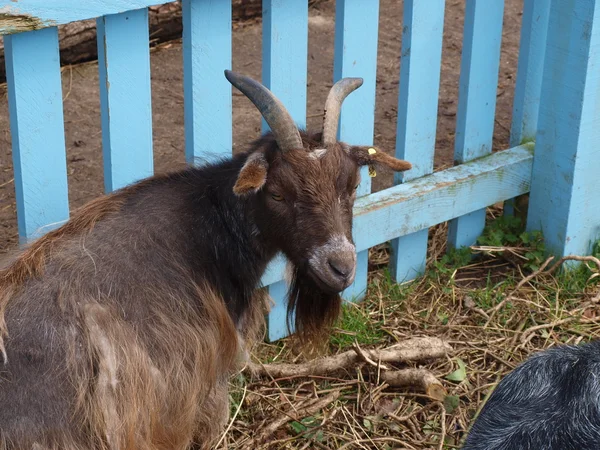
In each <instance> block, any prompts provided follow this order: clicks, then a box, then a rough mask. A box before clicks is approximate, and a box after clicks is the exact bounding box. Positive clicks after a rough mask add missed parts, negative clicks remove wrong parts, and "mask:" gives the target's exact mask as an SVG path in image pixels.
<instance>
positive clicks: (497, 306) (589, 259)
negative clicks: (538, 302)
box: [484, 255, 600, 328]
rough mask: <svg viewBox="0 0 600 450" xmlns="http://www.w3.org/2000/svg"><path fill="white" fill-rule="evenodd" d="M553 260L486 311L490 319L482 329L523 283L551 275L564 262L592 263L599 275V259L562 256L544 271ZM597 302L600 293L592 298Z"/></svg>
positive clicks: (551, 258)
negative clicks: (539, 276) (541, 275)
mask: <svg viewBox="0 0 600 450" xmlns="http://www.w3.org/2000/svg"><path fill="white" fill-rule="evenodd" d="M553 259H554V257H553V256H550V257H549V258H548V259H546V261H544V263H543V264H542V265H541V266H540V268H539V269H538V270H536V271H535V272H532V273H530V274H529V275H528V276H526V277H525V278H523V279H522V280H521V281H519V283H518V284H517V286H516V287H515V288H514V289H513V290H512V292H511V293H510V294H509V295H507V296H506V298H505V299H504V300H502V301H501V302H500V303H498V304H497V305H496V306H494V307H493V308H490V309H489V310H488V313H489V316H490V317H489V319H488V320H487V322H486V323H485V325H484V328H485V327H487V326H488V325H489V324H490V322H491V320H492V319H493V318H494V316H495V315H496V313H497V312H498V311H500V309H501V308H502V307H504V305H505V304H506V303H507V302H509V301H510V300H513V299H514V295H515V293H516V292H517V291H518V290H519V289H521V288H522V287H523V285H525V283H528V282H530V281H531V280H533V279H534V278H535V277H537V276H538V275H540V274H544V275H551V274H552V273H553V272H555V271H556V269H558V268H559V267H560V266H561V265H562V264H563V263H564V262H565V261H580V262H593V263H594V264H595V265H596V267H597V269H598V273H600V259H598V258H596V257H595V256H577V255H567V256H563V257H562V258H560V259H559V260H558V261H556V262H555V263H554V264H553V265H552V267H550V268H549V269H548V270H545V269H546V267H548V265H549V264H550V263H551V262H552V260H553ZM599 302H600V291H599V292H598V293H597V294H596V295H595V296H594V297H593V298H592V303H599Z"/></svg>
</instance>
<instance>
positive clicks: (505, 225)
mask: <svg viewBox="0 0 600 450" xmlns="http://www.w3.org/2000/svg"><path fill="white" fill-rule="evenodd" d="M477 242H478V243H479V244H480V245H485V246H490V247H511V248H513V249H520V250H521V251H520V253H522V256H523V257H524V258H525V260H524V261H522V262H521V264H522V265H523V267H524V268H526V269H528V270H532V271H533V270H537V269H538V268H539V267H540V265H541V264H542V262H543V261H544V258H545V255H546V247H545V244H544V236H543V235H542V232H541V231H525V228H524V226H523V223H522V222H521V219H520V218H519V217H515V216H499V217H497V218H496V219H494V220H492V221H491V222H489V223H488V224H487V225H486V227H485V229H484V230H483V233H482V235H481V236H480V237H479V238H478V239H477Z"/></svg>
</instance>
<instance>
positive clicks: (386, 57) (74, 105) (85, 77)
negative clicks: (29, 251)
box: [0, 0, 523, 252]
mask: <svg viewBox="0 0 600 450" xmlns="http://www.w3.org/2000/svg"><path fill="white" fill-rule="evenodd" d="M522 4H523V1H522V0H506V6H505V15H504V31H503V42H502V56H501V61H500V71H499V83H498V94H497V95H498V98H497V113H496V121H495V122H496V123H495V132H494V149H496V150H500V149H504V148H506V147H507V146H508V135H509V129H510V117H511V111H512V98H513V91H514V82H515V75H516V68H517V58H518V43H519V37H520V24H521V11H522ZM334 18H335V2H333V1H323V2H321V3H317V4H316V5H315V6H314V7H312V8H311V9H310V17H309V50H308V58H309V59H308V67H309V77H308V128H309V129H319V127H320V126H321V120H322V118H321V113H322V108H323V105H324V101H325V96H326V95H327V92H328V90H329V87H330V86H331V81H332V78H333V41H334ZM463 22H464V1H463V0H448V1H447V2H446V16H445V32H444V44H443V56H442V76H441V86H440V101H439V111H438V113H439V114H438V128H437V143H436V155H435V167H436V169H439V168H442V167H448V166H451V165H452V162H453V152H454V132H455V119H456V105H457V97H458V81H459V74H460V57H461V48H462V35H463ZM261 28H262V25H261V22H260V21H259V20H252V21H249V22H244V23H241V24H237V25H236V27H235V30H234V33H233V55H234V57H233V69H234V70H239V71H242V72H244V73H246V74H249V75H250V76H253V77H256V78H258V79H260V71H261V36H262V29H261ZM401 37H402V2H400V1H398V0H381V4H380V31H379V38H380V39H379V55H378V75H377V102H376V121H375V123H376V125H375V144H376V145H378V146H380V147H381V148H383V149H386V150H387V151H390V152H393V150H394V148H395V136H396V117H397V102H398V81H399V72H400V58H399V56H400V48H401ZM151 65H152V104H153V120H154V160H155V169H156V171H157V172H163V171H166V170H172V169H174V168H177V167H180V166H181V165H182V164H183V163H184V133H183V83H182V81H183V71H182V49H181V43H180V42H179V41H173V42H170V43H167V44H165V45H161V46H159V47H157V48H155V49H153V51H152V53H151ZM62 76H63V97H64V115H65V135H66V145H67V160H68V176H69V200H70V205H71V208H77V207H79V206H81V205H83V204H84V203H85V202H87V201H89V200H91V199H92V198H94V197H96V196H98V195H101V194H102V193H103V189H104V188H103V179H102V147H101V132H100V101H99V88H98V68H97V65H96V63H86V64H82V65H77V66H68V67H64V68H63V72H62ZM233 107H234V116H233V117H234V151H237V150H239V149H242V148H244V146H246V145H247V144H248V143H249V142H250V141H252V140H253V139H255V138H256V137H258V136H259V134H260V116H259V114H258V113H257V112H256V110H255V109H254V108H253V106H252V105H251V103H250V102H249V101H247V100H246V99H245V98H243V97H241V96H240V95H237V93H235V94H234V98H233ZM42 150H43V149H40V151H42ZM12 179H13V171H12V151H11V141H10V130H9V124H8V106H7V100H6V86H5V85H0V252H4V251H6V250H8V249H10V248H12V247H14V246H15V245H16V243H17V240H18V239H17V228H16V207H15V195H14V183H13V180H12ZM390 185H391V175H389V174H384V173H382V174H381V175H378V176H377V178H375V179H374V184H373V189H374V190H380V189H383V188H385V187H388V186H390Z"/></svg>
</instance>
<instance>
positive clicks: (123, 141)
mask: <svg viewBox="0 0 600 450" xmlns="http://www.w3.org/2000/svg"><path fill="white" fill-rule="evenodd" d="M97 28H98V69H99V80H100V106H101V114H102V146H103V157H104V186H105V190H106V191H107V192H111V191H113V190H115V189H119V188H121V187H124V186H126V185H128V184H131V183H133V182H135V181H137V180H139V179H141V178H145V177H148V176H150V175H152V173H153V167H154V163H153V155H152V107H151V97H150V95H151V94H150V48H149V46H150V44H149V36H148V33H149V31H148V10H147V9H139V10H136V11H128V12H125V13H121V14H116V15H110V16H103V17H101V18H99V19H98V20H97Z"/></svg>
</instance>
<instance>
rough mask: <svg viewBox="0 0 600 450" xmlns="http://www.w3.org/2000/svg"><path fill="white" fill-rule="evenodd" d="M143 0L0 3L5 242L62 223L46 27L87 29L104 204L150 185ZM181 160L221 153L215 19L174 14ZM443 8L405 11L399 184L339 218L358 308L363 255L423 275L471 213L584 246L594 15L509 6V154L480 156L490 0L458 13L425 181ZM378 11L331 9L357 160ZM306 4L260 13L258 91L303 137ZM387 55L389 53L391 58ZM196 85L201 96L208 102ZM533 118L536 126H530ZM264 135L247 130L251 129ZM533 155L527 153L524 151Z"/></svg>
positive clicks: (224, 131)
mask: <svg viewBox="0 0 600 450" xmlns="http://www.w3.org/2000/svg"><path fill="white" fill-rule="evenodd" d="M155 3H160V2H159V1H152V0H87V1H85V2H82V1H80V0H54V1H49V0H19V1H14V0H0V35H5V47H6V65H7V80H8V93H9V112H10V126H11V133H12V143H13V144H12V145H13V155H14V170H15V189H16V196H17V213H18V225H19V235H20V237H21V240H22V241H26V240H28V239H31V238H32V237H35V236H38V235H40V234H41V233H43V232H44V231H47V230H49V229H51V228H53V227H56V226H58V225H60V224H61V223H63V222H64V221H65V220H66V219H67V218H68V217H69V209H68V198H67V174H66V159H65V142H64V124H63V113H62V108H63V106H62V101H61V98H62V92H61V80H60V67H59V53H58V33H57V28H56V26H57V25H60V24H64V23H68V22H72V21H76V20H82V19H89V18H97V25H98V54H99V72H100V82H101V83H100V84H101V92H100V95H101V109H102V131H103V136H102V137H103V153H104V177H105V185H106V190H107V191H111V190H113V189H116V188H119V187H121V186H124V185H127V184H129V183H131V182H133V181H135V180H138V179H140V178H143V177H146V176H148V175H150V174H151V173H152V171H153V167H152V159H153V158H152V123H151V100H150V98H151V97H150V64H149V42H148V11H147V7H148V6H151V5H153V4H155ZM182 5H183V29H184V32H183V49H184V52H183V55H184V58H183V66H184V91H185V103H184V105H185V140H186V150H185V151H186V157H187V160H188V161H190V162H191V161H193V160H194V158H195V157H197V156H201V155H203V154H206V152H211V153H215V152H217V153H230V152H231V147H232V113H231V108H232V106H231V104H232V103H231V95H232V91H231V86H230V85H229V83H228V82H227V81H226V80H225V78H224V76H223V70H224V69H227V68H231V63H232V61H231V60H232V50H231V46H232V39H231V28H232V27H231V4H230V2H229V1H228V0H212V1H211V0H183V3H182ZM444 6H445V2H444V0H404V18H403V23H402V24H398V26H399V27H400V26H402V27H403V38H402V60H401V70H400V88H399V89H400V92H399V98H398V124H397V140H396V155H398V156H399V157H402V158H404V159H407V160H409V161H412V162H413V164H414V166H415V168H414V169H413V170H412V171H410V172H408V173H406V174H404V175H403V176H398V177H397V178H396V179H395V180H394V186H393V187H390V188H388V189H386V190H383V191H380V192H377V193H374V194H371V186H370V178H369V177H368V176H366V177H363V180H364V181H363V182H362V184H361V186H360V190H359V195H360V198H359V199H358V200H357V202H356V207H355V226H354V235H355V240H356V245H357V250H358V251H359V258H358V264H359V266H358V271H357V277H356V282H355V283H354V285H353V286H351V287H350V288H348V290H347V291H345V292H344V297H345V298H346V299H348V300H355V299H360V298H361V297H362V296H363V295H364V293H365V289H366V283H367V255H368V249H369V247H372V246H374V245H377V244H380V243H382V242H386V241H391V242H392V248H393V256H392V261H391V268H392V273H393V275H394V276H395V277H396V279H397V280H398V281H404V280H408V279H411V278H414V277H416V276H418V275H419V274H422V273H423V271H424V268H425V259H426V250H427V229H428V228H429V227H431V226H433V225H435V224H438V223H441V222H444V221H450V227H449V229H450V231H449V236H448V242H449V244H450V245H451V246H464V245H471V244H473V243H474V240H475V238H476V237H477V236H478V235H479V233H480V232H481V230H482V228H483V225H484V219H485V208H486V207H487V206H489V205H491V204H494V203H497V202H501V201H506V210H507V211H510V210H511V208H512V205H513V201H512V199H513V198H515V197H517V196H519V195H523V194H525V193H528V192H530V191H531V200H530V211H529V216H528V226H529V227H530V228H535V229H542V230H543V231H544V233H545V236H546V239H547V244H548V247H549V248H550V249H551V250H552V252H553V253H554V254H557V255H563V254H567V253H579V254H584V253H588V252H589V250H590V245H591V243H592V242H594V241H595V240H596V239H597V238H598V237H600V204H599V201H598V200H597V198H598V195H597V194H596V183H595V181H594V180H595V176H597V174H598V173H600V157H599V156H600V145H598V144H597V143H598V142H599V141H600V139H599V138H600V107H599V106H598V105H600V82H599V81H600V79H599V78H600V29H599V27H600V17H598V16H599V15H600V0H598V1H596V0H525V1H524V12H523V19H522V20H523V24H522V32H521V33H522V34H521V46H520V54H519V66H518V75H517V82H516V91H515V101H514V113H513V122H512V128H511V141H510V145H509V147H510V148H508V149H506V150H504V151H500V152H495V153H492V133H493V127H494V115H495V101H496V86H497V80H498V69H499V55H500V44H501V37H502V19H503V9H504V2H503V0H466V16H465V24H464V42H463V52H462V61H461V76H460V89H459V98H458V113H457V124H456V146H455V160H456V162H457V163H458V165H456V166H455V167H453V168H450V169H447V170H444V171H441V172H437V173H433V153H434V146H435V131H436V122H437V106H438V93H439V83H440V65H441V64H440V62H441V49H442V34H443V24H444ZM378 16H379V3H378V0H337V1H336V33H335V60H334V80H332V81H336V80H338V79H339V78H341V77H346V76H359V77H362V78H364V80H365V82H364V85H363V87H362V88H361V89H359V90H358V91H357V92H356V93H355V94H353V95H352V96H350V97H349V98H348V100H347V101H346V102H345V103H344V106H343V110H342V115H341V119H340V131H339V134H340V139H342V140H345V141H347V142H350V143H353V144H367V145H368V144H372V141H373V130H374V111H375V84H376V67H377V38H378V21H379V17H378ZM307 42H308V9H307V1H306V0H288V1H285V2H283V1H281V0H264V1H263V75H262V77H263V82H264V83H265V84H266V85H267V86H268V87H270V88H271V89H272V90H273V92H274V93H275V94H276V95H277V96H278V97H279V98H281V100H282V101H283V102H284V104H285V105H286V106H287V107H288V109H289V110H290V112H291V114H292V116H293V117H294V118H295V120H296V121H297V123H298V124H299V125H301V126H304V125H305V123H306V89H305V86H306V81H307ZM400 56H401V55H398V58H400ZM207 86H210V88H207ZM538 111H539V114H538ZM265 127H266V126H265V125H264V124H263V129H264V128H265ZM534 142H535V152H534ZM284 266H285V262H284V261H283V259H282V258H277V259H276V260H275V261H274V262H273V263H272V264H271V265H270V266H269V268H268V270H267V272H266V274H265V275H264V277H263V284H264V285H265V286H268V287H269V290H270V293H271V295H272V296H273V298H274V299H275V301H276V305H275V307H274V308H273V311H272V312H271V314H270V317H269V338H270V339H271V340H275V339H277V338H280V337H282V336H285V335H286V334H287V330H286V327H285V320H284V316H285V292H286V287H285V284H284V282H283V281H282V280H283V273H284Z"/></svg>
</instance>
